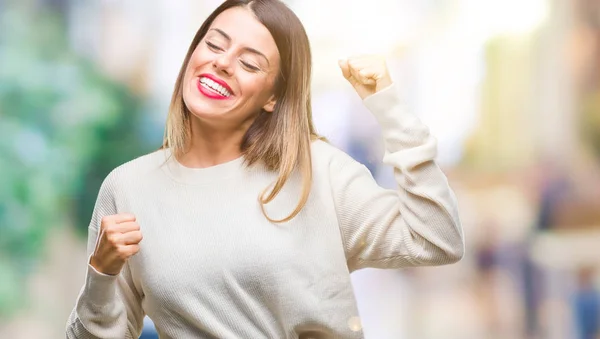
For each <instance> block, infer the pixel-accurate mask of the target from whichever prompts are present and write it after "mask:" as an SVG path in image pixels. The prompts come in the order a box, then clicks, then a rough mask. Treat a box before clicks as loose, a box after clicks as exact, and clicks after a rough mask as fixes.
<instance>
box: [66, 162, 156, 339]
mask: <svg viewBox="0 0 600 339" xmlns="http://www.w3.org/2000/svg"><path fill="white" fill-rule="evenodd" d="M114 174H115V173H114V171H113V173H111V174H110V175H109V176H108V177H107V178H106V179H105V180H104V182H103V183H102V186H101V188H100V192H99V194H98V199H97V200H96V205H95V207H94V212H93V214H92V220H91V222H90V225H89V228H88V243H87V256H88V257H87V258H88V265H87V273H86V278H85V283H84V285H83V287H82V289H81V292H80V293H79V297H78V299H77V303H76V305H75V307H74V309H73V311H72V312H71V315H70V316H69V319H68V321H67V327H66V338H67V339H75V338H77V339H96V338H119V339H122V338H138V337H139V335H140V333H141V330H142V326H143V318H144V312H143V310H142V306H141V300H142V296H141V294H140V293H138V292H137V289H136V288H135V286H134V284H133V279H132V275H131V270H130V268H129V265H128V264H125V266H123V269H122V270H121V273H120V274H118V275H115V276H112V275H106V274H103V273H100V272H98V271H96V270H95V269H94V267H92V265H90V264H89V262H90V259H91V255H92V253H93V252H94V248H95V246H96V241H97V237H98V229H99V227H100V222H101V220H102V218H103V217H104V216H107V215H113V214H116V213H117V208H116V203H115V194H114V192H115V187H116V185H115V183H114V181H115V178H114V177H115V175H114Z"/></svg>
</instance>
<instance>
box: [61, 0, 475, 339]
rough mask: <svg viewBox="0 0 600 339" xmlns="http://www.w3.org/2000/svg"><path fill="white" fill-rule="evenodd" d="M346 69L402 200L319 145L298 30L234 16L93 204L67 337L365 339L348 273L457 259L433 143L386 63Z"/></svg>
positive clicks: (349, 63)
mask: <svg viewBox="0 0 600 339" xmlns="http://www.w3.org/2000/svg"><path fill="white" fill-rule="evenodd" d="M377 34H379V33H377ZM339 66H340V68H341V71H342V74H343V76H344V77H345V78H346V79H347V80H348V81H349V82H350V84H351V85H352V86H353V87H354V89H355V90H356V92H357V93H358V95H359V96H360V97H361V98H362V99H363V102H364V104H365V105H366V106H367V108H368V109H369V110H370V111H371V112H372V113H373V114H374V115H375V116H376V118H377V120H378V121H379V123H380V125H381V127H382V132H383V136H384V139H385V150H386V152H385V156H384V159H383V161H384V163H386V164H388V165H391V166H393V167H394V169H395V176H396V180H397V184H398V186H399V188H398V190H397V191H394V190H386V189H383V188H381V187H379V186H378V185H377V184H376V182H375V180H374V179H373V177H372V176H371V174H370V173H369V171H368V170H367V169H366V167H365V166H364V165H362V164H360V163H358V162H356V161H355V160H354V159H352V158H351V157H350V156H348V155H347V154H345V153H344V152H342V151H340V150H338V149H336V148H334V147H333V146H331V145H330V144H328V143H327V142H325V141H323V140H322V138H321V137H319V136H318V135H317V134H316V132H315V130H314V128H313V125H312V119H311V101H310V97H311V96H310V73H311V54H310V46H309V42H308V38H307V36H306V33H305V30H304V28H303V26H302V24H301V23H300V21H299V20H298V18H297V17H296V16H295V14H294V13H293V12H292V11H291V10H289V9H288V8H287V7H286V6H285V5H284V4H283V3H282V2H280V1H278V0H229V1H226V2H224V3H223V4H222V5H221V6H220V7H218V8H217V9H216V10H215V11H214V12H213V13H212V14H211V15H210V16H209V17H208V18H207V19H206V21H205V22H204V23H203V25H202V26H201V27H200V29H199V30H198V32H197V33H196V35H195V37H194V39H193V41H192V43H191V46H190V48H189V50H188V53H187V55H186V58H185V60H184V62H183V65H182V68H181V70H180V73H179V76H178V79H177V82H176V85H175V90H174V93H173V97H172V101H171V105H170V109H169V115H168V118H167V126H166V132H165V140H164V144H163V147H162V148H161V149H160V150H158V151H156V152H153V153H151V154H147V155H145V156H142V157H140V158H137V159H135V160H133V161H130V162H128V163H126V164H124V165H122V166H119V167H118V168H116V169H115V170H113V171H112V172H111V173H110V174H109V175H108V176H107V177H106V179H105V180H104V182H103V184H102V187H101V188H100V192H99V195H98V199H97V202H96V206H95V209H94V212H93V215H92V220H91V222H90V225H89V235H88V255H89V262H88V267H87V274H86V280H85V284H84V286H83V288H82V289H81V292H80V295H79V297H78V299H77V302H76V305H75V307H74V309H73V311H72V313H71V316H70V317H69V319H68V322H67V328H66V335H67V338H137V337H138V336H139V335H140V332H141V330H142V326H143V318H144V316H145V315H148V316H149V317H150V318H151V319H152V321H153V322H154V324H155V326H156V328H157V331H158V333H159V335H160V337H161V338H192V337H218V338H298V337H299V338H362V337H363V334H362V329H361V325H360V320H359V317H358V310H357V307H356V301H355V298H354V294H353V290H352V286H351V280H350V273H351V272H352V271H355V270H358V269H361V268H366V267H374V268H390V269H391V268H401V267H409V266H425V265H444V264H450V263H454V262H457V261H458V260H460V259H461V258H462V256H463V253H464V241H463V231H462V227H461V224H460V220H459V217H458V210H457V203H456V200H455V197H454V193H453V192H452V190H451V188H450V187H449V185H448V182H447V179H446V177H445V175H444V174H443V172H442V171H441V170H440V168H439V167H438V165H437V164H436V162H435V161H434V159H435V157H436V152H437V145H436V140H435V139H434V138H433V137H432V136H431V135H430V134H429V130H428V128H427V127H426V126H425V125H423V124H422V123H421V122H420V121H419V120H418V119H417V118H416V116H414V115H412V114H410V113H409V112H406V111H404V110H403V109H402V104H401V103H400V102H399V94H398V89H397V87H396V86H395V85H394V83H393V82H392V80H391V78H390V75H389V72H388V69H387V66H386V63H385V60H383V59H382V58H380V57H377V56H362V57H353V58H350V59H348V60H341V61H340V63H339ZM257 196H258V201H257ZM142 235H143V241H142Z"/></svg>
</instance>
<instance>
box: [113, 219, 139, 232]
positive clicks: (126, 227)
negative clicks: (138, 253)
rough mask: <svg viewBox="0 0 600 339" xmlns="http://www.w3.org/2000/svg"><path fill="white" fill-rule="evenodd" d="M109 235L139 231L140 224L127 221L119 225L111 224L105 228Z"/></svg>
mask: <svg viewBox="0 0 600 339" xmlns="http://www.w3.org/2000/svg"><path fill="white" fill-rule="evenodd" d="M106 230H107V231H109V232H111V233H128V232H134V231H139V230H140V224H138V223H137V222H136V221H128V222H124V223H120V224H112V225H110V226H109V227H107V228H106Z"/></svg>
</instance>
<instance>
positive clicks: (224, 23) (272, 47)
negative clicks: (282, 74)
mask: <svg viewBox="0 0 600 339" xmlns="http://www.w3.org/2000/svg"><path fill="white" fill-rule="evenodd" d="M210 28H211V29H212V28H218V29H220V30H222V31H224V32H225V33H227V35H229V36H230V37H231V39H232V42H233V43H235V44H239V45H243V46H244V47H251V48H254V49H257V50H259V51H261V52H262V53H264V54H265V55H267V56H268V57H269V59H270V58H272V57H276V56H278V55H279V52H278V51H277V45H276V44H275V40H274V39H273V36H272V35H271V33H270V32H269V30H268V29H267V28H266V27H265V26H264V25H263V24H262V23H260V21H258V19H256V17H255V16H254V13H252V12H251V11H250V10H249V9H246V8H242V7H234V8H230V9H227V10H225V11H224V12H223V13H221V14H219V15H218V16H217V17H216V18H215V20H214V21H213V23H212V25H211V26H210ZM210 34H218V33H216V32H214V31H211V33H210Z"/></svg>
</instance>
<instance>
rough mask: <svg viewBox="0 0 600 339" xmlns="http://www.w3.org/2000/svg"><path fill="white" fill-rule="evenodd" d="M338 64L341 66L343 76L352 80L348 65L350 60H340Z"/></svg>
mask: <svg viewBox="0 0 600 339" xmlns="http://www.w3.org/2000/svg"><path fill="white" fill-rule="evenodd" d="M338 64H339V65H340V69H341V70H342V74H343V75H344V78H346V79H347V80H350V77H351V76H352V74H351V73H350V65H349V64H348V60H347V59H342V60H339V61H338Z"/></svg>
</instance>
